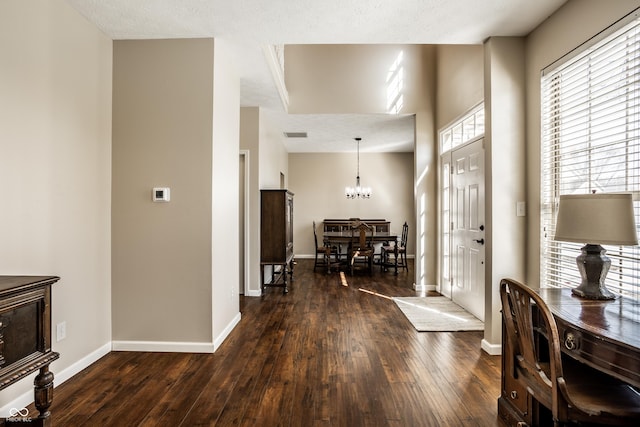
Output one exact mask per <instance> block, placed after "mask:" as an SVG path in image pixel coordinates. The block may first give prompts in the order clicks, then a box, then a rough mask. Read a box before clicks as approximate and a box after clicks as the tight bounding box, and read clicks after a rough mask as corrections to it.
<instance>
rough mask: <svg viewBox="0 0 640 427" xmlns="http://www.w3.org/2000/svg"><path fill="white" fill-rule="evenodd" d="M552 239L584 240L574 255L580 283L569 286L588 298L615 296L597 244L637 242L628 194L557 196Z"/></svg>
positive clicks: (605, 260)
mask: <svg viewBox="0 0 640 427" xmlns="http://www.w3.org/2000/svg"><path fill="white" fill-rule="evenodd" d="M555 240H560V241H564V242H575V243H584V244H585V245H584V246H583V247H582V249H581V254H580V255H578V257H577V258H576V264H577V265H578V270H579V271H580V277H581V278H582V282H581V283H580V285H579V286H578V287H577V288H574V289H572V291H571V292H572V293H573V294H574V295H577V296H580V297H582V298H587V299H604V300H607V299H614V298H615V295H614V294H613V293H612V292H611V291H609V290H608V289H607V287H606V286H605V283H604V280H605V277H606V276H607V272H608V271H609V267H610V266H611V260H610V259H609V258H608V257H607V256H606V250H605V249H604V248H603V247H602V246H600V245H617V246H621V245H637V244H638V237H637V234H636V225H635V221H634V213H633V198H632V195H631V193H593V194H572V195H563V196H560V204H559V206H558V218H557V222H556V235H555Z"/></svg>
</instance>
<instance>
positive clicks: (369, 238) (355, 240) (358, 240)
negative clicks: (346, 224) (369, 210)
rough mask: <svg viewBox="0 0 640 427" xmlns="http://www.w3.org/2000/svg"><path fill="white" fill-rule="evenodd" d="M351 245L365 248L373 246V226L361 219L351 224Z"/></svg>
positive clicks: (354, 247)
mask: <svg viewBox="0 0 640 427" xmlns="http://www.w3.org/2000/svg"><path fill="white" fill-rule="evenodd" d="M351 247H352V248H353V249H365V248H371V247H373V227H371V226H369V225H367V224H366V223H364V222H361V221H355V222H354V223H352V225H351Z"/></svg>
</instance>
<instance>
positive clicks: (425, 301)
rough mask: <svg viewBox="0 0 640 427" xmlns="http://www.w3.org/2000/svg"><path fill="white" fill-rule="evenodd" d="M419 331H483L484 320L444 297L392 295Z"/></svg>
mask: <svg viewBox="0 0 640 427" xmlns="http://www.w3.org/2000/svg"><path fill="white" fill-rule="evenodd" d="M393 300H394V301H395V303H396V304H397V305H398V308H400V310H402V312H403V313H404V315H405V316H407V319H409V321H410V322H411V323H412V324H413V327H414V328H416V330H417V331H419V332H456V331H483V330H484V322H481V321H480V320H478V319H477V318H476V317H474V316H473V315H472V314H470V313H468V312H466V311H465V310H464V309H463V308H462V307H460V306H459V305H458V304H456V303H454V302H452V301H451V300H450V299H449V298H445V297H394V298H393Z"/></svg>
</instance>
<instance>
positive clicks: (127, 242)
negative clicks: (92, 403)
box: [112, 39, 239, 350]
mask: <svg viewBox="0 0 640 427" xmlns="http://www.w3.org/2000/svg"><path fill="white" fill-rule="evenodd" d="M214 51H215V49H214V41H213V40H212V39H199V40H193V39H192V40H187V39H182V40H138V41H116V42H114V78H113V80H114V84H113V85H114V91H113V92H114V95H113V104H114V108H113V110H114V115H113V129H114V131H113V205H112V216H113V240H112V244H113V267H112V271H113V283H112V288H113V291H112V292H113V314H112V318H113V340H114V343H117V344H118V345H117V347H120V348H130V347H127V346H131V345H132V344H131V343H139V344H140V345H142V346H143V347H144V345H146V344H144V343H152V342H163V343H167V345H168V343H172V344H173V345H175V346H176V349H179V348H180V346H181V345H184V343H194V345H196V348H195V349H192V350H197V349H198V348H197V346H198V345H200V346H202V349H208V348H209V347H210V345H211V343H212V337H213V336H215V332H216V331H214V330H213V328H214V326H212V325H213V323H214V322H213V320H212V306H213V304H214V302H213V301H214V300H213V298H214V297H216V298H224V301H225V303H227V302H228V298H230V295H231V294H230V292H231V291H229V292H224V295H222V291H221V290H218V291H217V293H218V295H214V291H212V283H213V286H214V287H215V285H216V283H218V281H215V280H213V277H214V276H215V275H216V274H217V273H218V271H217V270H216V269H215V268H214V266H213V264H212V239H214V240H218V236H217V233H218V232H220V231H219V227H221V226H220V225H219V224H218V223H216V222H215V221H214V222H212V218H215V217H216V216H217V215H219V214H220V212H221V211H222V212H224V209H227V210H228V211H230V213H229V214H230V215H232V214H233V209H234V208H235V209H236V214H235V215H233V219H234V220H235V219H236V218H237V202H236V203H233V197H231V196H228V195H225V194H224V193H223V191H222V190H220V187H223V189H226V191H236V190H237V176H238V174H237V165H238V158H237V152H238V150H237V144H238V143H237V134H236V136H235V139H234V134H233V133H230V134H227V133H226V130H225V128H224V127H223V128H220V129H215V130H216V133H215V134H214V133H213V129H214V124H215V123H214V122H216V120H215V118H217V116H216V115H215V112H216V111H214V90H216V89H217V88H218V87H215V88H214ZM216 71H217V70H216ZM237 109H238V113H237V114H239V106H238V107H237ZM221 111H222V109H221ZM232 118H233V116H232ZM222 119H223V117H222V118H221V120H222ZM216 123H217V122H216ZM236 132H237V131H236ZM218 138H220V139H222V140H224V141H225V143H226V144H229V145H230V147H231V148H228V149H227V150H233V146H234V143H235V146H236V148H235V150H234V156H233V164H234V165H235V167H236V173H230V174H229V176H227V177H225V176H224V175H222V176H221V177H220V180H223V179H224V180H226V183H225V184H224V185H223V184H222V183H221V182H220V180H218V179H217V175H216V176H215V177H214V172H213V171H214V169H215V168H216V167H219V165H220V164H224V162H228V157H229V155H228V153H226V150H225V151H222V152H220V150H219V149H218V147H223V146H224V144H218V143H217V140H218ZM212 141H213V143H212ZM214 146H215V148H214ZM219 153H220V155H219V156H218V154H219ZM214 164H215V167H214V166H213V165H214ZM234 179H235V181H236V185H235V187H233V182H234ZM165 186H166V187H170V189H171V201H170V202H168V203H154V202H152V200H151V189H152V188H153V187H165ZM212 195H213V196H212ZM218 199H219V200H218ZM235 200H236V201H237V192H236V198H235ZM214 209H215V212H214ZM219 219H220V222H221V223H223V224H226V226H227V227H228V228H229V229H230V230H229V232H231V231H232V230H233V226H232V225H231V224H229V223H228V218H226V214H225V215H224V217H220V218H219ZM236 224H237V221H236ZM216 226H217V227H218V228H216ZM236 230H237V228H236ZM228 237H229V236H228V235H227V234H226V232H225V234H224V236H220V241H224V242H225V245H226V246H229V245H233V241H231V242H229V241H228ZM234 237H235V240H234V241H235V242H236V243H237V234H236V235H235V236H234ZM236 261H237V260H236ZM229 270H233V269H231V268H230V269H229ZM235 271H237V269H236V270H235ZM236 274H237V273H236ZM227 286H228V283H227ZM235 289H237V286H236V288H235ZM236 298H237V296H236ZM227 305H229V304H227ZM236 312H237V305H236ZM168 313H174V315H173V316H169V317H167V316H168ZM160 325H161V327H160ZM114 346H116V344H114Z"/></svg>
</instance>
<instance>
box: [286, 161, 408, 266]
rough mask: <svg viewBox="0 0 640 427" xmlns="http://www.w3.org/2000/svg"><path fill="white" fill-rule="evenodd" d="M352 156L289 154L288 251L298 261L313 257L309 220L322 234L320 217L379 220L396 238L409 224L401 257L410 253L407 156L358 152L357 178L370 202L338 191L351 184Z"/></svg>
mask: <svg viewBox="0 0 640 427" xmlns="http://www.w3.org/2000/svg"><path fill="white" fill-rule="evenodd" d="M355 168H356V156H355V153H353V154H342V153H340V154H338V153H326V154H321V153H312V154H308V153H291V154H289V170H290V172H291V177H290V178H291V185H290V190H291V191H292V192H293V193H295V197H294V217H293V218H294V221H293V222H294V224H293V226H294V227H293V228H294V236H295V239H294V248H295V253H296V256H298V257H313V256H314V255H315V246H314V242H313V228H312V222H313V221H315V222H316V224H317V226H318V232H319V233H320V235H319V237H318V238H321V234H322V220H323V219H325V218H353V217H358V218H385V219H387V220H389V221H391V231H393V232H396V233H398V234H400V232H401V231H402V224H404V222H405V221H406V222H407V223H408V225H409V230H410V236H411V238H410V239H409V241H408V243H407V253H408V254H409V255H410V256H413V255H414V254H415V239H414V238H413V235H414V234H413V233H414V232H415V208H414V203H413V182H414V176H413V153H376V154H374V153H361V154H360V176H361V180H362V184H363V185H367V186H370V187H372V190H373V195H372V197H371V199H368V200H363V199H353V200H348V199H347V198H346V197H345V196H344V187H345V186H347V185H349V186H353V185H355V173H356V170H355Z"/></svg>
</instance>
